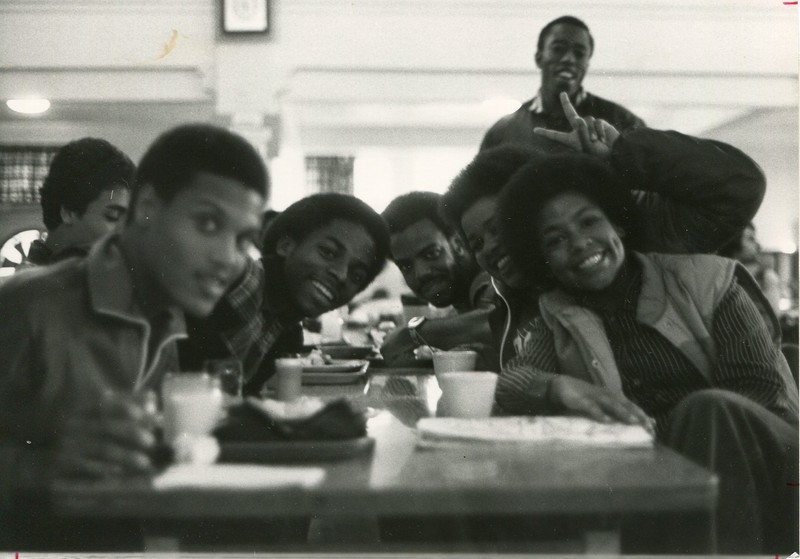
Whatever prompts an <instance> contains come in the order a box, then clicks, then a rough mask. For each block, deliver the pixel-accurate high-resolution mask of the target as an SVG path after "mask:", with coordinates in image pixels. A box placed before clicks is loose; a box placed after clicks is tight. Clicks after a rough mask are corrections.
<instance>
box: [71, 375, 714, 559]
mask: <svg viewBox="0 0 800 559" xmlns="http://www.w3.org/2000/svg"><path fill="white" fill-rule="evenodd" d="M304 390H305V392H306V393H309V394H314V395H318V396H322V397H325V398H335V397H340V396H345V397H349V398H354V399H357V400H360V401H362V402H363V403H364V404H366V405H367V406H369V408H368V411H369V420H368V435H369V436H370V437H372V438H373V439H374V440H375V447H374V451H373V452H372V453H371V455H368V456H361V457H354V458H350V459H347V460H341V461H334V462H319V463H313V462H312V463H311V464H313V465H315V466H320V467H322V468H324V470H325V474H326V475H325V479H324V481H323V482H322V483H321V484H319V485H317V486H314V487H311V488H300V487H277V488H276V487H270V488H261V489H243V488H237V489H205V488H203V489H198V488H191V489H170V490H155V489H154V488H153V487H152V485H151V483H150V481H149V480H147V479H141V480H134V481H131V480H125V481H103V482H92V483H70V484H62V485H59V486H58V487H57V488H56V492H55V505H56V509H57V511H58V512H59V513H60V514H63V515H67V516H70V517H73V518H83V519H95V520H96V519H130V520H136V521H139V522H141V523H142V525H144V526H146V527H147V526H149V527H150V532H149V533H153V527H155V528H156V530H155V531H156V532H158V531H159V530H158V528H159V527H160V528H164V527H166V526H169V525H170V522H171V521H181V522H186V521H191V520H193V519H203V521H204V522H208V521H209V520H213V519H220V520H222V519H225V520H228V521H230V520H237V519H242V520H244V519H257V518H260V517H274V516H276V515H279V516H312V517H313V518H314V520H313V521H312V526H313V525H314V524H315V523H319V525H321V526H323V528H320V529H319V530H321V531H322V532H323V533H324V532H325V531H326V529H325V528H324V527H325V526H329V525H333V526H336V530H337V531H338V533H339V536H337V537H341V538H343V541H344V540H347V537H346V536H342V532H341V530H342V526H349V527H354V526H355V527H356V530H357V531H359V530H360V531H361V532H362V535H363V533H367V532H369V533H371V534H373V536H374V538H372V536H371V538H372V539H371V541H373V543H375V546H376V547H375V548H376V549H381V547H380V546H381V545H383V544H381V543H378V540H379V538H378V536H377V535H376V532H375V531H374V530H373V531H370V530H368V529H367V528H366V526H367V525H368V524H369V521H368V520H367V519H373V520H374V519H375V518H381V519H387V518H390V519H402V521H398V523H399V524H402V523H403V522H409V521H411V522H413V521H415V520H416V521H418V522H421V523H423V524H424V523H426V522H429V523H431V524H435V523H436V522H439V521H442V520H443V519H448V518H449V519H452V518H462V517H472V518H473V519H477V520H475V521H476V522H480V521H481V520H480V519H482V518H488V517H494V518H500V519H503V518H512V517H513V518H534V519H540V520H541V521H542V522H545V523H546V521H547V520H548V519H553V518H558V519H562V520H563V521H564V522H566V523H568V524H570V525H573V526H579V527H580V531H581V533H582V536H583V538H582V542H583V544H582V545H583V550H584V551H586V552H590V553H599V552H606V553H609V552H610V553H615V552H619V550H620V530H621V529H622V527H623V526H624V525H625V522H627V521H628V520H630V519H637V518H642V517H653V518H659V515H662V516H663V515H667V516H668V517H670V518H677V519H679V520H678V521H679V522H680V518H685V519H686V520H685V522H686V523H687V525H688V523H690V522H691V523H692V524H694V525H697V522H698V521H699V522H700V524H699V526H700V528H699V530H700V546H701V547H702V548H703V549H702V552H711V551H714V550H715V534H714V526H713V513H714V507H715V503H716V492H717V482H716V478H715V477H714V476H713V475H712V474H711V473H709V472H707V471H706V470H704V469H702V468H700V467H699V466H696V465H694V464H693V463H691V462H690V461H688V460H686V459H684V458H683V457H681V456H679V455H678V454H676V453H674V452H672V451H671V450H669V449H667V448H664V447H662V446H659V445H656V447H655V448H652V449H645V450H641V449H639V450H619V449H613V450H611V449H600V450H598V449H585V448H584V449H581V448H557V449H556V448H547V449H545V448H543V447H541V446H538V447H537V446H536V445H532V444H531V445H511V446H505V445H504V446H491V447H486V446H478V445H469V444H465V445H461V446H458V447H454V448H447V449H438V448H437V449H428V448H426V449H422V448H418V447H417V446H416V432H415V427H414V425H415V423H416V421H417V420H418V419H419V418H421V417H425V416H429V415H432V414H435V408H436V403H437V400H438V397H439V395H440V394H441V392H440V390H439V388H438V385H437V383H436V379H435V377H434V376H433V375H432V374H431V372H430V371H427V370H419V369H408V370H392V369H375V371H374V372H373V373H372V374H371V375H370V379H369V381H368V383H367V384H366V385H365V384H363V383H358V384H355V385H347V386H324V387H323V386H317V387H304ZM303 465H309V463H308V462H305V463H304V464H303ZM162 531H163V530H162ZM328 532H330V530H329V531H328ZM643 533H644V532H643ZM161 535H169V534H161ZM466 538H467V539H468V538H469V536H466ZM356 539H358V538H356ZM367 539H368V540H369V539H370V538H367ZM162 541H163V540H162ZM319 543H320V545H322V546H323V548H324V545H325V540H324V537H323V539H322V540H319ZM407 543H408V542H407ZM501 543H502V542H501ZM408 545H409V546H410V548H412V549H422V548H424V547H425V545H426V544H425V542H416V545H414V542H410V543H408ZM431 545H432V546H433V545H434V544H432V543H431ZM523 545H524V544H523Z"/></svg>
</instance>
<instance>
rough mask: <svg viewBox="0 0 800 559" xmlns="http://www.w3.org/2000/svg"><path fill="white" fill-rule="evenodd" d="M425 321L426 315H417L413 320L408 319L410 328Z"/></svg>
mask: <svg viewBox="0 0 800 559" xmlns="http://www.w3.org/2000/svg"><path fill="white" fill-rule="evenodd" d="M423 322H425V317H424V316H415V317H414V318H412V319H411V320H409V321H408V327H409V328H416V327H417V326H419V325H420V324H422V323H423Z"/></svg>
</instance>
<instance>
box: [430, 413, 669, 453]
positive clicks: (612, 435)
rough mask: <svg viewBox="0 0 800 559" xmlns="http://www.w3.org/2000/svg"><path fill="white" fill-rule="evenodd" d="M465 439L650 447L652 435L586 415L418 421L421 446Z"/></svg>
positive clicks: (636, 426)
mask: <svg viewBox="0 0 800 559" xmlns="http://www.w3.org/2000/svg"><path fill="white" fill-rule="evenodd" d="M466 442H469V443H483V444H506V443H558V444H564V445H574V446H585V447H603V448H650V447H652V446H653V436H652V435H651V434H650V433H648V432H647V430H645V428H644V427H642V426H641V425H624V424H622V423H600V422H597V421H593V420H591V419H586V418H583V417H552V416H539V417H529V416H526V417H487V418H475V419H473V418H457V417H426V418H423V419H420V420H419V422H418V423H417V444H418V445H420V446H452V445H456V444H460V443H466Z"/></svg>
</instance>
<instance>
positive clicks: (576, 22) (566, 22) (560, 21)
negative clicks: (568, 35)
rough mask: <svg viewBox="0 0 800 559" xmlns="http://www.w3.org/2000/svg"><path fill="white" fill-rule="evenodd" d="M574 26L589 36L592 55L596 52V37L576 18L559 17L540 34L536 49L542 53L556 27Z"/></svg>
mask: <svg viewBox="0 0 800 559" xmlns="http://www.w3.org/2000/svg"><path fill="white" fill-rule="evenodd" d="M562 24H563V25H574V26H575V27H580V28H581V29H583V30H584V31H586V34H587V35H589V46H590V47H591V49H592V52H590V53H589V54H590V55H591V54H592V53H593V52H594V37H592V32H591V31H589V26H588V25H586V24H585V23H583V21H581V20H580V19H578V18H576V17H574V16H561V17H557V18H556V19H554V20H553V21H551V22H550V23H548V24H547V25H545V26H544V27H542V30H541V31H540V32H539V40H538V41H537V42H536V49H537V50H539V51H541V50H542V49H543V48H544V42H545V41H546V40H547V35H548V33H550V31H551V30H552V29H553V27H555V26H556V25H562Z"/></svg>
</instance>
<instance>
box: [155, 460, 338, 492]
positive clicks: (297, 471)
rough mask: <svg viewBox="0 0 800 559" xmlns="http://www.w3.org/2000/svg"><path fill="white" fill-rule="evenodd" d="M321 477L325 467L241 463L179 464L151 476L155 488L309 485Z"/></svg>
mask: <svg viewBox="0 0 800 559" xmlns="http://www.w3.org/2000/svg"><path fill="white" fill-rule="evenodd" d="M323 479H325V470H323V469H322V468H310V467H291V468H287V467H278V466H258V465H245V464H210V465H200V464H179V465H176V466H172V467H170V468H168V469H167V470H165V471H164V472H163V473H162V474H160V475H158V476H156V477H155V478H153V487H154V488H155V489H157V490H164V489H178V488H186V487H193V488H207V489H257V488H259V487H286V486H297V487H313V486H315V485H318V484H319V483H321V482H322V480H323Z"/></svg>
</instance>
